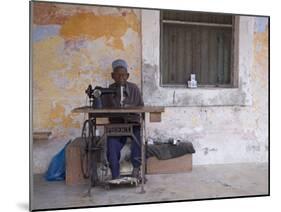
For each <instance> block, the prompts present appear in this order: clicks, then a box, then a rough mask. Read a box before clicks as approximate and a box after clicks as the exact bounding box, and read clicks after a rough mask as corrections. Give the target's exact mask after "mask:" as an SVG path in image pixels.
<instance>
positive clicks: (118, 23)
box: [60, 12, 140, 50]
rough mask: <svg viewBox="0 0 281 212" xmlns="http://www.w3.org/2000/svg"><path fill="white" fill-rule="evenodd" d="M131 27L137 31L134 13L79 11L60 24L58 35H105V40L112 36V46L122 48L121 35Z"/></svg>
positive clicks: (92, 37) (137, 23)
mask: <svg viewBox="0 0 281 212" xmlns="http://www.w3.org/2000/svg"><path fill="white" fill-rule="evenodd" d="M129 27H131V28H132V29H133V30H134V31H136V32H139V31H140V27H139V21H138V20H137V17H136V14H135V13H133V12H132V13H128V14H126V16H125V17H124V16H109V15H103V16H97V15H95V14H93V13H79V14H77V15H74V16H71V17H69V19H68V20H67V21H66V22H65V23H64V24H63V25H62V27H61V30H60V35H61V36H62V37H63V38H65V39H66V40H69V39H75V38H81V37H82V38H83V37H89V38H91V39H97V38H100V37H105V38H106V39H107V40H109V39H110V38H113V39H114V40H113V42H112V46H113V47H114V48H116V49H121V50H123V49H124V45H123V42H122V40H121V37H122V36H123V35H124V34H125V33H126V31H127V29H128V28H129Z"/></svg>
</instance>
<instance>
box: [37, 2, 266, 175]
mask: <svg viewBox="0 0 281 212" xmlns="http://www.w3.org/2000/svg"><path fill="white" fill-rule="evenodd" d="M33 5H34V7H33V24H32V41H33V48H32V58H33V61H32V65H33V81H32V82H33V130H34V131H51V132H52V136H51V139H50V141H48V142H42V143H34V144H33V150H34V151H33V159H34V166H33V167H34V170H33V171H34V172H35V173H39V172H44V171H45V170H46V168H47V165H48V163H49V161H50V159H51V158H52V156H53V155H54V154H55V153H56V152H57V151H58V150H59V149H60V148H61V147H62V146H63V145H64V144H65V143H66V142H67V141H68V140H69V139H70V138H72V137H76V136H79V135H80V127H81V124H82V122H83V120H84V118H85V117H84V116H83V115H74V114H71V113H70V111H71V109H72V108H74V107H77V106H80V105H84V104H85V98H86V96H85V95H84V90H85V88H86V87H87V86H88V84H90V83H91V84H93V85H101V86H106V85H107V84H108V83H111V82H112V80H111V78H110V72H111V62H112V60H114V59H116V58H124V59H126V60H127V61H128V63H129V66H130V73H131V78H130V80H131V81H133V82H135V83H137V84H138V85H139V86H141V76H142V75H143V76H142V77H143V78H142V80H143V85H144V86H143V88H142V89H143V95H144V99H145V104H149V105H150V104H152V105H153V104H156V105H162V104H163V103H167V104H168V105H169V107H166V111H165V113H164V114H163V116H162V122H161V123H147V126H148V127H147V135H148V136H149V137H152V138H154V139H168V138H169V137H175V138H180V139H182V140H188V141H191V142H193V144H194V146H195V149H196V151H197V152H196V154H195V155H194V164H215V163H235V162H265V161H267V154H268V146H267V145H268V134H267V130H268V113H267V111H268V95H267V90H268V81H267V79H268V45H267V44H268V43H267V42H268V23H267V19H266V18H254V17H252V18H250V17H248V19H247V21H245V22H243V24H244V25H242V28H241V29H242V31H241V32H240V34H242V35H243V36H244V37H243V36H242V37H243V42H245V45H244V47H245V49H247V51H246V53H245V52H243V48H241V49H240V50H241V54H240V56H241V59H240V61H239V62H240V66H241V67H240V69H241V70H242V72H240V79H239V80H240V82H242V84H243V86H244V87H243V86H242V88H241V87H240V88H238V89H236V90H235V91H234V90H233V93H232V91H229V90H225V91H224V92H222V93H220V94H219V95H217V94H216V92H214V90H204V89H201V90H199V89H198V90H194V92H193V93H191V97H192V98H190V97H189V98H187V99H183V98H182V97H184V96H186V95H185V94H184V91H180V93H177V95H175V96H176V98H174V100H173V96H174V90H173V89H171V90H167V93H166V94H165V92H161V93H158V94H159V96H157V98H154V99H152V98H151V97H152V96H153V89H156V90H157V89H158V85H159V84H157V83H159V82H160V81H159V78H151V76H153V75H151V73H149V72H150V71H154V72H158V73H156V75H157V76H159V71H160V70H159V48H154V47H153V45H154V44H155V43H158V44H159V36H158V34H157V33H151V32H149V26H148V25H145V24H144V25H143V22H142V19H143V18H144V17H141V16H142V13H143V12H141V11H140V10H135V9H133V10H131V9H116V8H110V7H94V6H77V5H76V6H75V5H65V4H43V3H33ZM155 13H157V11H155ZM158 14H159V13H158ZM158 20H159V19H157V18H153V17H151V18H150V19H149V22H148V23H150V24H152V25H154V30H155V29H159V22H158ZM245 20H246V19H245ZM144 32H146V33H147V32H148V34H149V42H143V33H144ZM248 41H250V42H248ZM141 43H142V44H141ZM242 44H243V43H242ZM245 49H244V50H245ZM249 58H250V59H249ZM154 61H158V64H156V63H155V62H154ZM247 61H248V62H247ZM238 66H239V64H238ZM141 69H142V73H141ZM147 82H153V85H154V86H155V87H151V88H150V87H149V88H148V87H146V83H147ZM185 91H186V90H185ZM196 92H199V93H201V94H202V93H203V95H202V96H203V97H204V98H202V101H201V102H200V101H199V102H198V100H197V99H198V98H197V97H198V95H196ZM239 93H240V94H241V93H242V96H240V97H239V95H238V94H239ZM168 94H169V95H168ZM179 94H180V95H179ZM228 94H231V95H233V94H234V96H236V98H237V99H236V100H237V101H238V104H234V105H231V102H235V101H234V100H233V99H232V98H231V95H228ZM181 95H183V96H181ZM147 97H150V98H147ZM188 99H189V100H190V101H189V103H190V105H189V106H185V104H186V103H188V102H186V101H187V100H188ZM214 103H216V104H217V103H218V105H219V106H217V105H216V104H214ZM208 104H209V105H208ZM178 105H180V107H179V106H178ZM202 105H205V106H202ZM226 105H227V106H226ZM241 105H243V106H241Z"/></svg>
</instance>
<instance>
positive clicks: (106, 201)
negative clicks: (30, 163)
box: [33, 163, 268, 209]
mask: <svg viewBox="0 0 281 212" xmlns="http://www.w3.org/2000/svg"><path fill="white" fill-rule="evenodd" d="M147 179H148V182H147V183H146V184H145V190H146V193H144V194H140V193H138V192H139V191H140V186H139V187H134V186H122V187H121V186H120V187H115V188H111V189H110V190H105V189H104V188H102V187H94V188H93V189H92V197H88V196H86V195H85V194H86V193H87V189H88V186H87V185H80V186H66V185H65V183H64V181H60V182H47V181H44V179H43V177H42V175H35V176H34V197H33V206H34V208H33V209H43V208H64V207H81V206H97V205H112V204H130V203H142V202H159V201H160V202H161V201H171V200H194V199H204V198H216V197H235V196H249V195H266V194H268V164H267V163H258V164H254V163H248V164H227V165H207V166H205V165H204V166H195V167H193V170H192V172H189V173H180V174H161V175H147Z"/></svg>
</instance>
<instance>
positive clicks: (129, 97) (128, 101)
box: [103, 82, 144, 123]
mask: <svg viewBox="0 0 281 212" xmlns="http://www.w3.org/2000/svg"><path fill="white" fill-rule="evenodd" d="M109 88H116V89H117V94H110V95H106V98H105V99H104V100H105V101H104V100H103V101H104V106H106V107H116V108H118V107H120V99H121V93H120V87H119V86H118V85H117V84H116V83H113V84H111V85H109ZM123 96H124V100H123V104H124V107H136V106H144V103H143V99H142V96H141V92H140V90H139V88H138V86H137V85H136V84H134V83H131V82H126V84H125V85H124V92H123ZM130 115H131V116H130V117H129V118H127V119H126V120H125V119H124V118H122V117H120V118H119V117H118V118H110V119H109V121H110V122H111V123H125V122H127V123H139V120H140V117H139V115H138V114H130Z"/></svg>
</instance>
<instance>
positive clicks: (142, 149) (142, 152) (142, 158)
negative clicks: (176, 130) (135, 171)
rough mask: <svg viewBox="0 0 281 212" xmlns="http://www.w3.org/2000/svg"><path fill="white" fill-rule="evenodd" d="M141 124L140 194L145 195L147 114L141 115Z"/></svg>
mask: <svg viewBox="0 0 281 212" xmlns="http://www.w3.org/2000/svg"><path fill="white" fill-rule="evenodd" d="M140 117H141V118H140V119H141V120H140V123H141V191H140V193H145V190H144V181H145V173H144V172H145V136H144V135H145V133H144V130H145V113H144V114H141V115H140Z"/></svg>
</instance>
